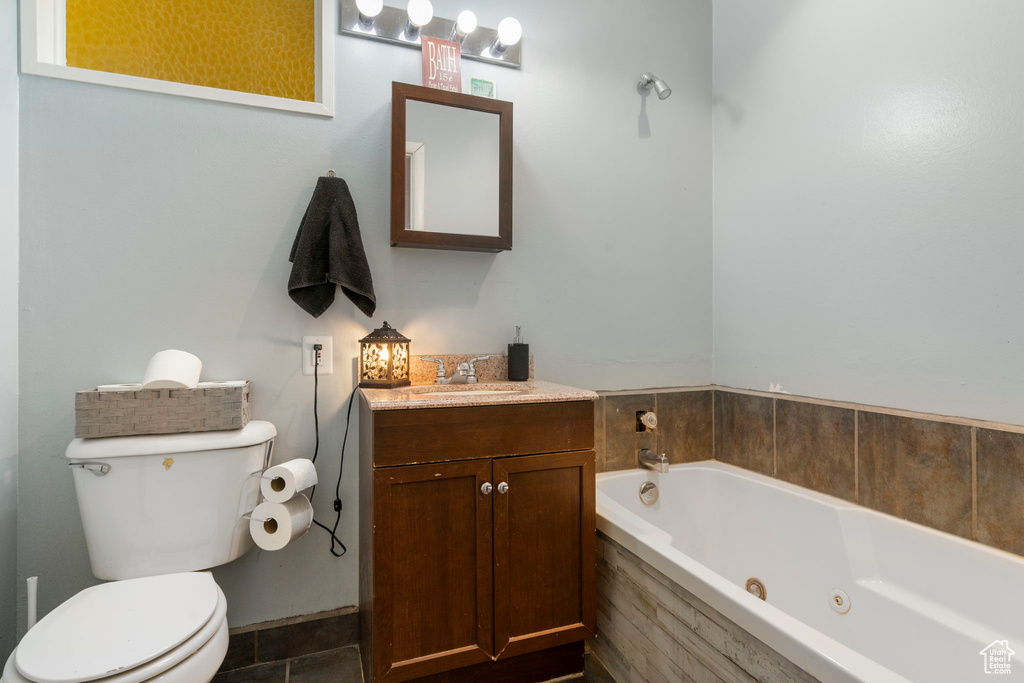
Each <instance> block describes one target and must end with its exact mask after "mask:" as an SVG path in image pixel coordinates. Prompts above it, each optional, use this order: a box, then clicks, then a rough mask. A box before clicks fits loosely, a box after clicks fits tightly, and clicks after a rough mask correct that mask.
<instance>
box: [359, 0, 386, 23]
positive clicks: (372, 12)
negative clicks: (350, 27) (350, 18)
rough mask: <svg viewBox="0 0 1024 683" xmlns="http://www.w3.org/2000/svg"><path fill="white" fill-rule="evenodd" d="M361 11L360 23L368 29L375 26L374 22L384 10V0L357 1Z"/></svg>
mask: <svg viewBox="0 0 1024 683" xmlns="http://www.w3.org/2000/svg"><path fill="white" fill-rule="evenodd" d="M356 8H357V9H358V10H359V23H360V24H362V25H363V26H364V27H366V28H371V27H372V26H373V20H374V19H376V18H377V15H378V14H380V12H381V10H382V9H384V0H356Z"/></svg>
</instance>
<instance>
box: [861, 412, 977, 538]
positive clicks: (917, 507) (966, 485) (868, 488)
mask: <svg viewBox="0 0 1024 683" xmlns="http://www.w3.org/2000/svg"><path fill="white" fill-rule="evenodd" d="M858 430H859V432H860V433H859V436H858V439H859V460H860V463H859V467H860V504H861V505H865V506H867V507H870V508H874V509H875V510H878V511H880V512H885V513H888V514H890V515H895V516H897V517H903V518H905V519H909V520H910V521H912V522H917V523H919V524H924V525H926V526H930V527H932V528H934V529H938V530H940V531H946V532H949V533H951V534H957V535H958V536H964V537H965V538H970V537H971V536H972V533H971V531H972V529H971V428H970V427H966V426H964V425H955V424H949V423H946V422H933V421H931V420H919V419H915V418H909V417H898V416H895V415H882V414H880V413H870V412H861V413H860V415H859V417H858Z"/></svg>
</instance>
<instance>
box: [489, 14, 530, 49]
mask: <svg viewBox="0 0 1024 683" xmlns="http://www.w3.org/2000/svg"><path fill="white" fill-rule="evenodd" d="M522 37H523V25H522V24H520V23H519V20H518V19H515V18H513V17H505V18H504V19H502V20H501V22H500V23H499V24H498V37H497V38H495V39H494V44H493V45H491V52H493V53H494V54H496V55H500V54H504V53H505V51H506V50H507V49H509V48H510V47H512V46H513V45H515V44H517V43H518V42H519V40H520V39H521V38H522Z"/></svg>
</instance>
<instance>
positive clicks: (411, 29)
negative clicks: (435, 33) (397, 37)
mask: <svg viewBox="0 0 1024 683" xmlns="http://www.w3.org/2000/svg"><path fill="white" fill-rule="evenodd" d="M405 11H406V13H407V14H408V15H409V22H408V25H407V26H406V28H405V35H406V37H407V38H408V39H410V40H416V39H418V38H419V35H420V29H421V28H423V27H424V26H426V25H427V24H429V23H430V20H431V19H433V18H434V6H433V5H431V4H430V0H409V5H408V6H407V7H406V9H405Z"/></svg>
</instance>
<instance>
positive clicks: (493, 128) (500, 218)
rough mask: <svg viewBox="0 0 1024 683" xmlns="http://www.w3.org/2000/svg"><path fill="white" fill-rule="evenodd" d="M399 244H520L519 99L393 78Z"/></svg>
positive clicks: (467, 247)
mask: <svg viewBox="0 0 1024 683" xmlns="http://www.w3.org/2000/svg"><path fill="white" fill-rule="evenodd" d="M391 246H393V247H420V248H426V249H455V250H463V251H492V252H498V251H507V250H510V249H512V103H511V102H504V101H502V100H492V99H489V98H486V97H476V96H474V95H464V94H462V93H453V92H447V91H444V90H436V89H434V88H424V87H421V86H418V85H409V84H407V83H392V84H391Z"/></svg>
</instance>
